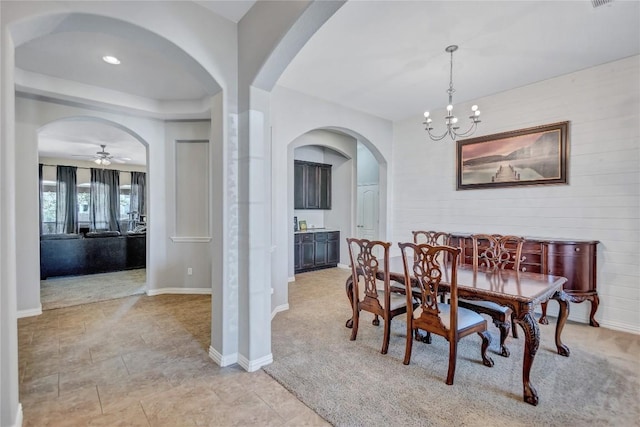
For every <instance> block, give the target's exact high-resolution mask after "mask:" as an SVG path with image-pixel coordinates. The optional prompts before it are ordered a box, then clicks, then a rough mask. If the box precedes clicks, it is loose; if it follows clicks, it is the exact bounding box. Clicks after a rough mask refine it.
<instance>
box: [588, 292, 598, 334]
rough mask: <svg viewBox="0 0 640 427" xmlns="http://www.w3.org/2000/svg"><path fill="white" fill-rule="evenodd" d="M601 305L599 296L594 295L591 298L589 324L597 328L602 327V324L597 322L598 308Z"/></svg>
mask: <svg viewBox="0 0 640 427" xmlns="http://www.w3.org/2000/svg"><path fill="white" fill-rule="evenodd" d="M599 305H600V298H598V294H595V295H593V298H591V314H590V315H589V324H590V325H591V326H593V327H595V328H598V327H600V324H599V323H598V322H596V319H595V317H594V316H595V315H596V311H597V310H598V306H599Z"/></svg>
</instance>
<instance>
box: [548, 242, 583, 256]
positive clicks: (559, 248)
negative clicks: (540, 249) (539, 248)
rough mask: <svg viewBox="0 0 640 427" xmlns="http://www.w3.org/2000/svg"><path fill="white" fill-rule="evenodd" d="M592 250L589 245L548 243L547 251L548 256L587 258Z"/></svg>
mask: <svg viewBox="0 0 640 427" xmlns="http://www.w3.org/2000/svg"><path fill="white" fill-rule="evenodd" d="M592 248H593V245H591V244H589V243H549V246H548V251H549V255H550V256H554V255H563V256H582V255H584V256H588V255H589V253H590V251H591V250H592Z"/></svg>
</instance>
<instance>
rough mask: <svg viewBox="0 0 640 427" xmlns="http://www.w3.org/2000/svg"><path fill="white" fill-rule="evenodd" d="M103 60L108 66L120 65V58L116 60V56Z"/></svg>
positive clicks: (105, 57) (107, 56)
mask: <svg viewBox="0 0 640 427" xmlns="http://www.w3.org/2000/svg"><path fill="white" fill-rule="evenodd" d="M102 60H103V61H104V62H106V63H107V64H111V65H118V64H120V60H119V59H118V58H116V57H115V56H110V55H105V56H103V57H102Z"/></svg>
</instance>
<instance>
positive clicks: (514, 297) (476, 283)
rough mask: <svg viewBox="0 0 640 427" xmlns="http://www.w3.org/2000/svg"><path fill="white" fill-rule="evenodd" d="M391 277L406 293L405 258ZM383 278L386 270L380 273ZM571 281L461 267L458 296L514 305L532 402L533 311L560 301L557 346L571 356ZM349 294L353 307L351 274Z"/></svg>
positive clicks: (536, 341)
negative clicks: (567, 332)
mask: <svg viewBox="0 0 640 427" xmlns="http://www.w3.org/2000/svg"><path fill="white" fill-rule="evenodd" d="M389 269H390V270H391V271H390V272H389V274H390V276H391V280H392V281H393V282H397V283H399V284H400V285H401V286H396V287H394V286H393V284H392V288H393V290H394V291H398V292H404V270H403V266H402V257H392V258H391V259H390V260H389ZM379 274H380V275H381V278H382V272H379ZM566 281H567V279H566V278H564V277H559V276H549V275H546V274H539V273H528V272H517V271H512V270H498V271H494V270H487V269H483V268H479V269H476V270H474V269H473V268H472V267H471V266H467V265H461V266H459V267H458V296H459V297H460V298H466V299H475V300H485V301H493V302H496V303H498V304H501V305H505V306H508V307H510V308H511V309H512V310H513V313H514V316H515V322H516V323H517V324H518V325H520V326H521V327H522V329H523V330H524V337H525V340H524V342H525V343H524V358H523V366H522V385H523V395H524V401H525V402H527V403H530V404H532V405H537V404H538V393H537V391H536V389H535V388H534V386H533V384H531V380H530V378H529V373H530V372H531V365H532V364H533V360H534V358H535V355H536V352H537V351H538V346H539V345H540V328H539V327H538V324H537V322H536V321H535V318H534V313H533V310H534V308H535V307H536V306H537V305H538V304H542V303H546V302H548V301H549V300H550V299H554V300H556V301H558V304H559V305H560V312H559V314H558V322H557V324H556V336H555V340H556V347H557V349H558V354H560V355H562V356H567V357H568V356H569V353H570V352H569V348H568V347H567V346H566V345H564V344H563V343H562V341H561V339H560V336H561V334H562V328H563V327H564V324H565V323H566V321H567V317H568V316H569V300H570V298H569V296H568V295H567V294H566V293H565V292H564V291H563V289H562V286H563V285H564V283H565V282H566ZM446 282H447V279H446V278H443V280H442V282H441V287H442V291H445V292H446V291H448V290H449V285H448V283H446ZM345 287H346V292H347V297H348V298H349V302H350V303H351V307H352V309H353V303H354V298H353V278H352V277H351V276H349V278H348V279H347V282H346V284H345ZM352 325H353V323H352V319H349V320H347V323H346V327H347V328H351V327H352Z"/></svg>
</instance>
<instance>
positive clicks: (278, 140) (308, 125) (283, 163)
mask: <svg viewBox="0 0 640 427" xmlns="http://www.w3.org/2000/svg"><path fill="white" fill-rule="evenodd" d="M271 127H272V147H273V148H272V156H271V165H272V167H271V171H272V209H273V222H272V233H271V234H272V236H273V246H275V249H274V252H273V255H272V258H271V259H272V268H271V271H272V276H271V277H272V279H271V281H272V286H273V289H274V294H273V297H272V303H271V305H272V310H275V311H277V310H278V309H280V308H281V307H286V306H287V305H288V278H289V277H293V261H292V260H293V227H292V226H291V225H292V223H293V219H292V216H293V161H292V158H293V154H292V153H293V148H292V147H290V144H292V143H293V141H295V140H296V139H297V138H298V137H300V136H301V135H304V134H306V133H307V132H309V131H312V130H315V129H323V128H329V129H331V128H334V129H336V130H339V131H340V132H342V133H344V134H347V135H349V136H352V137H354V138H355V139H357V140H359V141H363V143H365V144H368V146H369V148H370V149H371V148H373V149H374V150H375V152H376V153H375V154H376V156H377V157H376V159H377V160H378V161H379V162H382V165H381V176H382V178H381V181H383V182H382V183H381V214H380V219H381V223H382V224H384V226H382V227H381V228H383V230H381V235H382V236H383V238H384V236H386V235H387V228H386V224H387V222H386V219H387V211H386V209H387V206H390V200H391V198H390V196H388V195H387V191H386V189H387V185H388V183H389V180H390V177H389V176H388V175H387V164H388V162H389V161H390V159H391V154H392V150H391V146H392V124H391V122H390V121H388V120H383V119H381V118H379V117H374V116H371V115H368V114H364V113H362V112H358V111H355V110H351V109H348V108H345V107H343V106H340V105H336V104H331V103H327V102H325V101H322V100H320V99H317V98H312V97H309V96H305V95H302V94H300V93H298V92H295V91H292V90H290V89H287V88H284V87H280V86H276V88H274V90H273V92H272V94H271ZM354 150H355V146H354ZM353 179H354V180H355V179H356V178H355V174H354V176H353ZM354 189H355V183H354ZM354 195H355V194H354ZM353 199H355V197H354V198H353ZM353 203H354V206H355V200H353ZM354 210H355V208H354ZM354 215H355V212H354ZM355 225H356V224H355V217H354V218H353V220H352V224H351V229H350V230H348V231H349V232H351V233H353V232H354V230H355ZM344 232H347V231H344ZM341 252H343V251H342V250H341ZM345 303H346V302H345Z"/></svg>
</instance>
